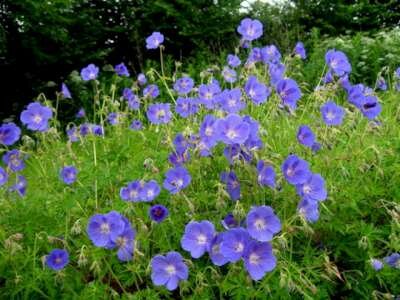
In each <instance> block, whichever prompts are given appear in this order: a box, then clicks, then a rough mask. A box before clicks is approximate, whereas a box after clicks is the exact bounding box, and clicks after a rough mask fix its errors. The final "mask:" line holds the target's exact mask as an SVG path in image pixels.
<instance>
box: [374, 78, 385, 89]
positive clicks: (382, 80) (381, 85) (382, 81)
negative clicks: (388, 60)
mask: <svg viewBox="0 0 400 300" xmlns="http://www.w3.org/2000/svg"><path fill="white" fill-rule="evenodd" d="M376 88H377V89H379V90H381V91H386V90H387V88H388V86H387V84H386V81H385V78H383V77H379V78H378V80H377V81H376Z"/></svg>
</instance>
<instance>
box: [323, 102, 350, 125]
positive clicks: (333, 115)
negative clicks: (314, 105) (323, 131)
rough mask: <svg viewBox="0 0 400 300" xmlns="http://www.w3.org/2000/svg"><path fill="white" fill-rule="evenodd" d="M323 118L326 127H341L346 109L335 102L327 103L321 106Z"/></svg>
mask: <svg viewBox="0 0 400 300" xmlns="http://www.w3.org/2000/svg"><path fill="white" fill-rule="evenodd" d="M321 114H322V118H323V119H324V122H325V124H326V125H333V126H337V125H341V124H342V122H343V118H344V114H345V112H344V109H343V108H342V107H341V106H339V105H337V104H336V103H335V102H333V101H328V102H326V103H325V104H324V105H323V106H321Z"/></svg>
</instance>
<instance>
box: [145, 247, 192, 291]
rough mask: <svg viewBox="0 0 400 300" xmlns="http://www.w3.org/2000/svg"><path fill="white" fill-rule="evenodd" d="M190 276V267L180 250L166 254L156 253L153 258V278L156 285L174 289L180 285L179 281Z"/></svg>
mask: <svg viewBox="0 0 400 300" xmlns="http://www.w3.org/2000/svg"><path fill="white" fill-rule="evenodd" d="M188 277H189V270H188V267H187V266H186V264H185V263H184V262H183V258H182V256H181V255H180V254H179V253H178V252H175V251H171V252H168V253H167V254H166V255H165V256H163V255H156V256H154V257H153V259H152V260H151V280H152V281H153V283H154V285H156V286H160V285H164V286H165V287H166V288H167V289H168V290H170V291H173V290H175V289H176V288H177V287H178V284H179V281H181V280H187V279H188Z"/></svg>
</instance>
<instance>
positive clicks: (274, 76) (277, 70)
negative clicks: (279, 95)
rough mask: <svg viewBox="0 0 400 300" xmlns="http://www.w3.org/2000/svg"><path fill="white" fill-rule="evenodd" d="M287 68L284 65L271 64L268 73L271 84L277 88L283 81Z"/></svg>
mask: <svg viewBox="0 0 400 300" xmlns="http://www.w3.org/2000/svg"><path fill="white" fill-rule="evenodd" d="M285 70H286V67H285V65H284V64H281V63H277V64H269V68H268V72H269V76H270V78H271V83H272V84H273V85H274V86H275V85H276V84H277V83H278V82H280V81H281V80H283V78H284V75H285Z"/></svg>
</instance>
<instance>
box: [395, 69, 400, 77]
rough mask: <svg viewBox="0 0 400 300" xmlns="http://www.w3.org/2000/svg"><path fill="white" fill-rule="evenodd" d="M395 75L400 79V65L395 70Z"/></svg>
mask: <svg viewBox="0 0 400 300" xmlns="http://www.w3.org/2000/svg"><path fill="white" fill-rule="evenodd" d="M394 77H395V78H397V79H400V67H398V68H397V69H396V71H394Z"/></svg>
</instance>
